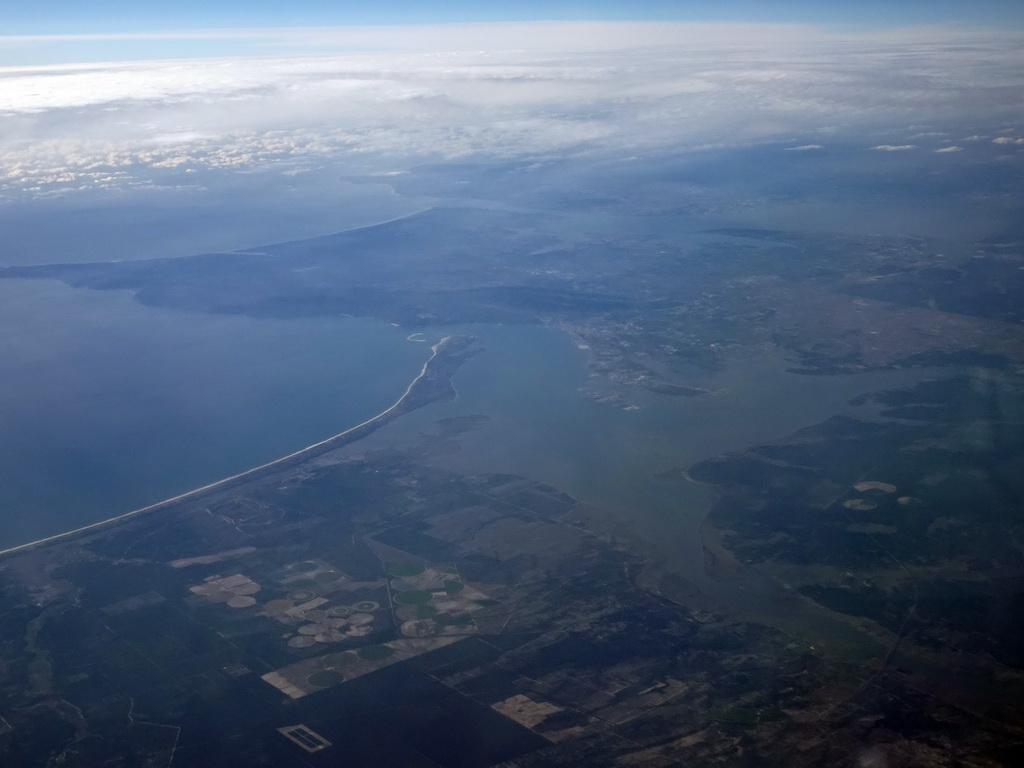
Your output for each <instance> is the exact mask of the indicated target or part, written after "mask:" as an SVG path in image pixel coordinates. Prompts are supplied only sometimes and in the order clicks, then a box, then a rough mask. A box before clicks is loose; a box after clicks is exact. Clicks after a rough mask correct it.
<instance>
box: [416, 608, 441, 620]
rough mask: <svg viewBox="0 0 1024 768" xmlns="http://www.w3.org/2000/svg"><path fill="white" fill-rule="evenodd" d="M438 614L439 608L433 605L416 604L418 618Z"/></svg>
mask: <svg viewBox="0 0 1024 768" xmlns="http://www.w3.org/2000/svg"><path fill="white" fill-rule="evenodd" d="M435 616H437V608H435V607H434V606H432V605H417V606H416V618H417V619H432V618H434V617H435Z"/></svg>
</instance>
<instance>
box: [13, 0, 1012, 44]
mask: <svg viewBox="0 0 1024 768" xmlns="http://www.w3.org/2000/svg"><path fill="white" fill-rule="evenodd" d="M3 5H4V7H3V8H2V9H0V34H6V35H34V34H96V33H104V32H107V33H109V32H139V31H160V30H168V29H199V28H224V27H263V26H329V25H367V24H421V23H444V22H465V21H527V20H539V19H616V20H618V19H633V20H652V19H655V20H657V19H665V20H669V19H671V20H693V21H743V22H773V21H774V22H786V23H793V22H797V23H815V24H829V25H833V24H853V25H857V26H901V25H918V24H937V23H950V22H959V23H964V24H969V25H981V26H999V27H1003V28H1005V27H1007V26H1012V27H1024V2H1021V0H970V1H969V2H968V1H967V0H833V1H832V2H823V0H715V1H714V2H710V1H709V0H516V1H515V2H512V1H511V0H444V2H430V1H429V0H385V1H384V2H377V3H373V2H367V1H366V0H291V1H290V2H283V1H282V0H173V1H172V2H156V3H154V2H145V1H144V2H139V0H89V1H88V2H82V0H33V2H31V3H27V2H26V3H21V2H10V3H4V4H3Z"/></svg>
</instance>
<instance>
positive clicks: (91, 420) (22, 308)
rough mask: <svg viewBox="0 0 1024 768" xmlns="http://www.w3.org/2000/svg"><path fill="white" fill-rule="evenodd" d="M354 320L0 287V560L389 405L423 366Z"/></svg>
mask: <svg viewBox="0 0 1024 768" xmlns="http://www.w3.org/2000/svg"><path fill="white" fill-rule="evenodd" d="M407 335H408V331H405V330H402V329H398V328H394V327H392V326H390V325H388V324H387V323H381V322H375V321H369V320H360V319H346V318H338V319H297V320H257V319H253V318H247V317H238V316H214V315H204V314H199V313H187V312H178V311H171V310H165V309H154V308H149V307H144V306H142V305H140V304H138V303H136V302H135V301H134V300H133V299H132V297H131V296H130V295H129V294H128V293H120V292H110V291H102V292H94V291H87V290H79V289H72V288H69V287H67V286H65V285H63V284H60V283H56V282H52V281H29V280H4V281H0V361H2V375H0V548H2V547H7V546H12V545H16V544H20V543H24V542H27V541H32V540H35V539H38V538H41V537H44V536H49V535H52V534H55V533H60V532H61V531H64V530H69V529H73V528H76V527H79V526H82V525H86V524H88V523H91V522H96V521H98V520H102V519H106V518H108V517H111V516H113V515H117V514H121V513H123V512H127V511H130V510H132V509H135V508H138V507H141V506H145V505H147V504H150V503H153V502H156V501H159V500H161V499H163V498H167V497H169V496H173V495H175V494H178V493H181V492H183V491H186V490H189V489H191V488H193V487H197V486H200V485H203V484H206V483H208V482H211V481H213V480H217V479H218V478H221V477H224V476H227V475H230V474H234V473H236V472H239V471H242V470H244V469H247V468H249V467H251V466H256V465H258V464H261V463H264V462H266V461H269V460H272V459H274V458H277V457H278V456H281V455H284V454H287V453H289V452H291V451H294V450H296V449H298V448H302V447H304V446H306V445H309V444H311V443H314V442H317V441H318V440H321V439H323V438H325V437H328V436H330V435H332V434H335V433H337V432H339V431H341V430H342V429H344V428H346V427H348V426H351V425H353V424H357V423H359V422H361V421H364V420H365V419H367V418H369V417H370V416H373V415H375V414H377V413H379V412H380V411H382V410H384V409H385V408H387V407H388V406H389V405H391V404H392V403H393V402H394V401H395V400H396V399H397V398H398V397H399V396H400V395H401V394H402V392H403V391H404V390H405V387H406V386H407V385H408V383H409V381H410V380H412V378H413V377H414V376H415V375H416V374H417V373H418V371H419V369H420V367H421V366H422V365H423V362H424V360H426V358H427V357H428V356H429V355H430V349H429V347H428V345H424V344H414V343H411V342H409V341H407V340H406V336H407Z"/></svg>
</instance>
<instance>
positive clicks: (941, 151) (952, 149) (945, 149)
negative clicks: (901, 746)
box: [935, 147, 964, 155]
mask: <svg viewBox="0 0 1024 768" xmlns="http://www.w3.org/2000/svg"><path fill="white" fill-rule="evenodd" d="M963 149H964V148H963V147H943V148H942V149H936V150H935V151H936V153H938V154H940V155H941V154H945V153H947V152H963Z"/></svg>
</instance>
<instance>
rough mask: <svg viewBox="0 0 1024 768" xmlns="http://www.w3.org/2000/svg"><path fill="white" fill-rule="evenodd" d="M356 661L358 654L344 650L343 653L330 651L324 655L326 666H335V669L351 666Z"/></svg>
mask: <svg viewBox="0 0 1024 768" xmlns="http://www.w3.org/2000/svg"><path fill="white" fill-rule="evenodd" d="M356 661H357V659H356V655H355V654H354V653H350V652H348V651H344V652H342V653H329V654H327V655H326V656H324V666H325V667H333V668H334V669H344V668H345V667H351V666H352V665H353V664H355V663H356Z"/></svg>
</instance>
